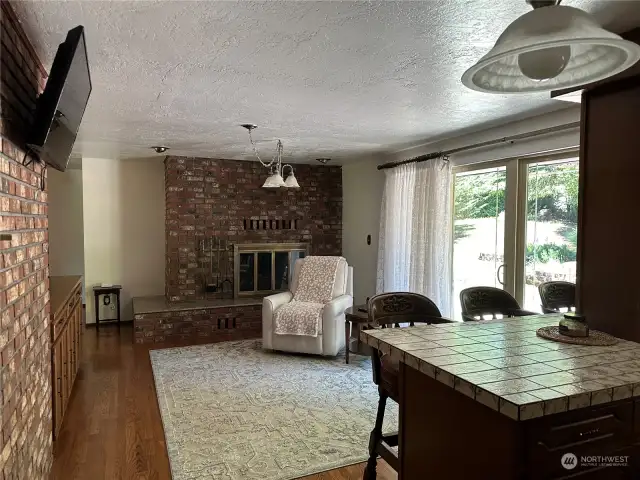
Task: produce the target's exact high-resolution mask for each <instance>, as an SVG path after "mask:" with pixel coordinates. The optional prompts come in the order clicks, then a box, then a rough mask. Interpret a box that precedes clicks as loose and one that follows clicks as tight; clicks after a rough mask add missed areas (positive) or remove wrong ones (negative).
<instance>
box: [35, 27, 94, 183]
mask: <svg viewBox="0 0 640 480" xmlns="http://www.w3.org/2000/svg"><path fill="white" fill-rule="evenodd" d="M90 94H91V75H90V74H89V61H88V59H87V45H86V43H85V39H84V27H83V26H81V25H79V26H77V27H75V28H73V29H71V30H69V33H68V34H67V38H66V40H65V41H64V43H61V44H60V46H59V47H58V51H57V53H56V56H55V59H54V60H53V65H52V67H51V72H50V74H49V79H48V81H47V85H46V87H45V89H44V92H42V95H40V97H38V101H37V104H36V113H35V117H34V123H33V126H32V128H31V131H30V132H29V133H30V134H29V138H28V139H27V145H28V147H29V148H31V149H32V150H33V151H34V152H36V153H37V154H38V156H39V157H40V160H41V161H44V162H46V163H47V165H51V166H52V167H53V168H55V169H57V170H60V171H64V170H65V169H66V168H67V163H68V162H69V156H70V155H71V150H72V149H73V144H74V143H75V140H76V136H77V134H78V129H79V128H80V122H81V121H82V116H83V115H84V110H85V108H86V106H87V102H88V101H89V95H90Z"/></svg>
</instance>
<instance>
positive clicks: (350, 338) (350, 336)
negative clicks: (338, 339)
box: [344, 305, 373, 363]
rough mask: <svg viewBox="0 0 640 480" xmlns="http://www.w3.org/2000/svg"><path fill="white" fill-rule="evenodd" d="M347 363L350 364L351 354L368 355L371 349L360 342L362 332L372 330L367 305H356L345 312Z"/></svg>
mask: <svg viewBox="0 0 640 480" xmlns="http://www.w3.org/2000/svg"><path fill="white" fill-rule="evenodd" d="M344 316H345V322H344V341H345V342H344V343H345V362H346V363H349V353H355V354H359V355H367V354H368V353H369V352H370V351H371V349H370V348H369V347H368V346H367V345H365V344H363V343H362V342H360V330H366V329H367V328H371V327H372V326H373V324H371V323H369V313H368V312H367V306H366V305H354V306H353V307H349V308H347V309H346V310H345V312H344Z"/></svg>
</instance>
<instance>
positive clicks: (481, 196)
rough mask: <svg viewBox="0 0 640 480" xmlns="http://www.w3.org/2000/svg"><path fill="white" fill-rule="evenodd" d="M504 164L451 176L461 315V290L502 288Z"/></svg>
mask: <svg viewBox="0 0 640 480" xmlns="http://www.w3.org/2000/svg"><path fill="white" fill-rule="evenodd" d="M506 188H507V170H506V167H505V166H497V167H493V168H484V169H480V170H470V171H460V172H458V173H456V175H455V179H454V208H453V210H454V212H453V214H454V217H453V304H454V309H453V312H454V316H455V317H456V318H461V316H460V315H461V311H460V302H459V301H458V299H459V298H460V292H461V291H462V290H464V289H465V288H468V287H473V286H476V285H489V286H492V287H498V288H502V285H503V283H504V279H503V278H502V275H503V274H504V272H503V271H502V270H503V269H504V267H503V265H504V237H505V235H504V220H505V211H504V207H505V198H506Z"/></svg>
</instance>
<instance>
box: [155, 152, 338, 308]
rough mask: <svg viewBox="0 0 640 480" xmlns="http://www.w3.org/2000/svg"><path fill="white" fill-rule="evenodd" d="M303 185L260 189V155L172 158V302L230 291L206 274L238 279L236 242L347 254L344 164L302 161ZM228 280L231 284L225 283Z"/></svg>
mask: <svg viewBox="0 0 640 480" xmlns="http://www.w3.org/2000/svg"><path fill="white" fill-rule="evenodd" d="M295 168H296V177H297V178H298V179H299V181H300V185H301V188H300V189H284V188H282V189H266V188H260V187H261V185H262V183H263V182H264V179H265V178H266V174H267V170H266V169H265V168H264V167H262V166H261V165H260V164H259V163H257V162H247V161H233V160H212V159H204V158H184V157H171V156H170V157H167V158H166V160H165V183H166V186H165V188H166V217H165V222H166V228H165V235H166V256H167V260H166V272H165V280H166V296H167V300H168V301H170V302H184V301H193V300H204V299H214V298H220V297H232V296H233V288H232V285H230V286H229V287H225V289H224V290H223V291H222V292H220V291H219V290H220V289H218V291H216V292H211V291H209V292H208V291H207V289H206V287H205V284H206V283H207V277H211V276H212V275H211V273H212V272H213V273H214V275H213V277H214V279H213V280H214V281H216V282H218V283H221V282H220V281H219V280H220V279H223V278H228V279H230V280H231V281H233V278H234V275H233V269H234V259H233V247H234V245H237V244H246V243H285V242H286V243H306V244H309V253H310V254H312V255H341V254H342V171H341V168H340V167H335V166H333V167H332V166H324V165H296V166H295ZM227 285H229V283H227Z"/></svg>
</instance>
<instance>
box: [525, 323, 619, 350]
mask: <svg viewBox="0 0 640 480" xmlns="http://www.w3.org/2000/svg"><path fill="white" fill-rule="evenodd" d="M536 335H538V336H539V337H542V338H546V339H547V340H553V341H554V342H561V343H572V344H574V345H591V346H599V347H606V346H610V345H615V344H616V343H618V341H619V340H618V339H617V338H616V337H614V336H612V335H609V334H608V333H604V332H599V331H598V330H589V336H588V337H569V336H567V335H562V334H561V333H560V332H559V331H558V327H542V328H539V329H538V330H537V331H536Z"/></svg>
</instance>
